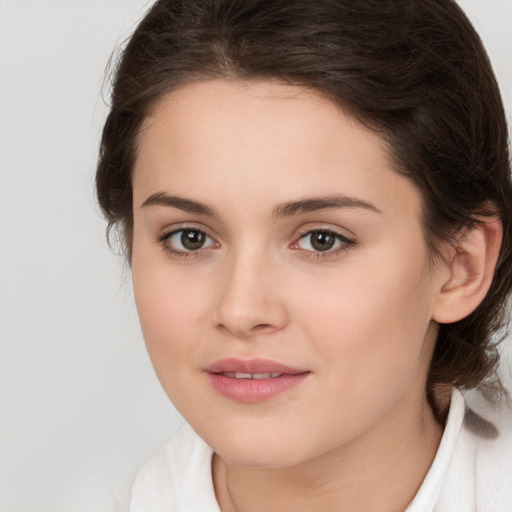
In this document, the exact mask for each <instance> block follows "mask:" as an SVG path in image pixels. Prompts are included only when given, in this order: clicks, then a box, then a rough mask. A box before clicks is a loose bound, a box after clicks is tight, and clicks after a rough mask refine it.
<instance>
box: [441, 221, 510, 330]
mask: <svg viewBox="0 0 512 512" xmlns="http://www.w3.org/2000/svg"><path fill="white" fill-rule="evenodd" d="M502 236H503V227H502V224H501V221H500V220H499V219H498V218H497V217H492V218H483V219H481V222H480V223H479V224H477V225H476V226H475V227H473V228H471V229H468V230H466V231H465V232H464V234H463V236H461V238H460V239H459V240H458V241H457V243H456V245H455V246H454V247H453V250H452V253H451V255H450V257H449V259H448V261H447V263H446V264H447V265H448V267H449V268H448V278H444V279H443V281H442V282H441V283H440V288H439V294H438V297H437V301H436V304H435V306H434V310H433V314H432V318H433V320H435V321H437V322H439V323H452V322H457V321H459V320H462V319H463V318H465V317H466V316H468V315H469V314H470V313H472V312H473V311H474V310H475V309H476V308H477V306H478V305H479V304H480V302H482V300H483V299H484V297H485V295H486V294H487V292H488V290H489V287H490V286H491V283H492V279H493V276H494V270H495V268H496V264H497V261H498V256H499V252H500V247H501V239H502ZM444 276H446V273H445V274H444Z"/></svg>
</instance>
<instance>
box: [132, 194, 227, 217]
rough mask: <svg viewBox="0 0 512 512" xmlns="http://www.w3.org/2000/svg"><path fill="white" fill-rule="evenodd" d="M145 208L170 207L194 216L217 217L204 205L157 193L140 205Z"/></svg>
mask: <svg viewBox="0 0 512 512" xmlns="http://www.w3.org/2000/svg"><path fill="white" fill-rule="evenodd" d="M146 206H170V207H172V208H178V209H179V210H183V211H184V212H188V213H195V214H196V215H205V216H209V217H218V215H217V214H216V213H215V210H213V209H212V208H210V207H209V206H207V205H206V204H204V203H200V202H199V201H193V200H192V199H185V198H184V197H180V196H172V195H169V194H166V193H165V192H157V193H155V194H152V195H150V196H149V197H148V198H147V199H146V200H145V201H144V202H143V203H142V205H141V207H142V208H144V207H146Z"/></svg>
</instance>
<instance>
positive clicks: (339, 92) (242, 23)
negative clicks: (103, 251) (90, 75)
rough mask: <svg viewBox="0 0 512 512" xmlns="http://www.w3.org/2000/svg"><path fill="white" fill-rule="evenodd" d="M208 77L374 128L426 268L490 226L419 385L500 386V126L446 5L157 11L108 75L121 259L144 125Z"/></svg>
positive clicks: (108, 149) (110, 198)
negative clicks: (444, 247) (455, 316)
mask: <svg viewBox="0 0 512 512" xmlns="http://www.w3.org/2000/svg"><path fill="white" fill-rule="evenodd" d="M218 78H221V79H227V80H262V79H263V80H266V79H268V80H279V81H282V82H284V83H288V84H294V85H302V86H305V87H308V88H311V89H312V90H315V91H318V92H319V93H320V94H322V95H325V96H326V97H327V98H329V99H330V100H332V101H333V102H334V103H336V104H338V105H339V106H341V107H342V108H343V109H344V110H345V111H347V112H348V113H350V114H351V115H352V116H353V117H355V118H356V119H358V120H359V121H360V122H362V123H364V125H365V126H367V127H369V128H371V129H372V130H376V131H377V132H378V133H379V134H380V135H381V136H382V137H383V138H384V139H385V140H386V141H387V142H388V143H389V147H390V149H391V152H392V157H393V165H394V168H395V170H396V172H398V173H400V174H402V175H404V176H406V177H407V178H408V179H410V180H411V181H412V182H413V183H414V184H415V185H416V187H417V188H418V189H419V191H420V192H421V194H422V198H423V211H422V223H423V230H424V233H425V240H426V245H427V247H428V249H429V252H430V254H431V255H432V259H435V258H436V256H439V254H440V251H439V250H438V249H439V248H440V247H441V244H442V242H446V241H451V242H453V240H454V239H456V237H457V236H458V235H460V234H461V233H463V232H464V229H467V228H472V227H475V226H477V225H478V224H479V223H480V222H482V221H483V220H485V218H486V217H490V216H496V217H498V218H499V219H501V222H502V224H503V242H502V246H501V252H500V257H499V261H498V264H497V267H496V270H495V276H494V279H493V282H492V284H491V287H490V290H489V292H488V293H487V295H486V297H485V299H484V300H483V301H482V303H481V304H480V305H479V306H478V308H477V309H476V310H475V311H474V312H473V313H471V314H470V315H469V316H468V317H466V318H464V319H463V320H460V321H458V322H455V323H451V324H443V325H440V328H439V335H438V339H437V342H436V347H435V351H434V354H433V358H432V361H431V365H430V370H429V375H428V385H427V389H428V390H429V391H430V392H431V391H432V389H434V386H436V385H438V384H452V385H455V386H458V387H461V388H473V387H477V386H480V387H481V388H483V387H485V386H487V387H488V388H489V389H495V390H499V389H500V380H499V377H498V374H497V371H496V370H497V364H498V361H499V355H498V350H497V345H498V342H499V339H498V334H499V333H500V329H502V328H503V325H504V322H505V321H506V318H507V296H508V295H509V293H510V290H511V288H512V184H511V177H510V160H509V153H508V130H507V123H506V119H505V114H504V108H503V105H502V101H501V97H500V93H499V89H498V85H497V82H496V79H495V77H494V74H493V71H492V67H491V64H490V62H489V59H488V56H487V54H486V51H485V49H484V46H483V44H482V42H481V40H480V38H479V36H478V34H477V33H476V31H475V30H474V28H473V27H472V25H471V23H470V22H469V20H468V19H467V17H466V16H465V14H464V13H463V11H462V10H461V9H460V8H459V7H458V5H457V4H456V3H455V1H453V0H388V1H386V2H383V1H382V0H315V1H314V2H312V1H311V0H293V1H290V0H191V1H187V0H159V1H157V2H156V3H155V4H154V5H153V6H152V7H151V8H150V9H149V11H148V12H147V14H146V15H145V17H144V18H143V19H142V21H141V22H140V24H139V26H138V27H137V29H136V30H135V32H134V34H133V35H132V37H131V38H130V40H129V41H128V43H127V44H126V46H125V48H124V51H123V52H122V54H121V55H120V58H119V60H118V63H117V67H116V68H115V72H114V77H113V86H112V94H111V110H110V113H109V115H108V118H107V120H106V122H105V126H104V130H103V136H102V139H101V147H100V155H99V162H98V167H97V176H96V185H97V196H98V200H99V204H100V206H101V209H102V212H103V214H104V216H105V217H106V219H107V221H108V228H107V232H108V233H111V231H112V228H117V229H118V233H119V234H120V236H121V239H122V243H123V246H124V249H125V251H126V255H127V257H128V260H130V258H131V244H132V231H133V211H132V184H131V175H132V170H133V166H134V162H135V159H136V156H137V136H138V133H139V131H140V128H141V124H142V123H143V121H144V119H145V118H146V117H147V115H148V114H149V113H150V111H151V109H152V108H154V107H155V106H156V105H157V103H158V101H159V100H160V99H162V98H163V97H164V96H165V95H167V94H169V93H170V92H172V91H173V90H176V89H177V88H179V87H182V86H184V85H186V84H189V83H191V82H194V81H197V80H207V79H218ZM501 332H502V331H501ZM429 396H431V395H429Z"/></svg>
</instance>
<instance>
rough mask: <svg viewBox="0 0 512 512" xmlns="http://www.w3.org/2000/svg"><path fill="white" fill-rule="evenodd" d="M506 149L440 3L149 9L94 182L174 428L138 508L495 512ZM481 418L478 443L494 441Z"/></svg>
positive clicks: (503, 440)
mask: <svg viewBox="0 0 512 512" xmlns="http://www.w3.org/2000/svg"><path fill="white" fill-rule="evenodd" d="M507 143H508V141H507V127H506V122H505V116H504V113H503V107H502V104H501V99H500V95H499V91H498V87H497V85H496V82H495V79H494V77H493V73H492V70H491V68H490V65H489V62H488V59H487V56H486V53H485V50H484V49H483V46H482V44H481V42H480V40H479V38H478V36H477V34H476V33H475V31H474V30H473V28H472V27H471V25H470V23H469V22H468V20H467V19H466V17H465V16H464V14H463V13H462V11H461V10H460V9H459V8H458V7H457V5H456V4H455V3H454V2H452V1H451V0H428V1H425V0H422V1H419V0H417V1H416V0H414V1H410V0H395V1H393V2H380V1H375V2H374V1H369V0H366V1H362V0H360V1H356V0H352V1H348V0H338V1H332V0H322V1H317V2H310V1H306V0H299V1H294V2H289V1H288V0H277V1H275V0H274V1H272V2H268V1H257V0H251V1H248V0H245V1H241V0H204V1H197V2H181V1H176V0H174V1H173V0H161V1H159V2H157V3H156V4H155V5H154V6H153V7H152V8H151V9H150V11H149V12H148V13H147V15H146V16H145V18H144V19H143V21H142V22H141V23H140V25H139V27H138V28H137V30H136V31H135V33H134V35H133V36H132V38H131V40H130V41H129V42H128V45H127V47H126V49H125V50H124V53H123V55H122V58H121V60H120V63H119V66H118V68H117V70H116V75H115V78H114V86H113V93H112V107H111V112H110V114H109V117H108V119H107V121H106V124H105V128H104V132H103V138H102V145H101V154H100V160H99V165H98V173H97V189H98V197H99V201H100V205H101V207H102V209H103V212H104V213H105V216H106V218H107V219H108V222H109V228H112V227H114V226H116V227H117V228H119V229H120V230H121V233H122V235H123V241H124V247H125V250H126V254H127V258H128V259H129V261H130V264H131V267H132V273H133V283H134V292H135V300H136V303H137V308H138V312H139V317H140V321H141V325H142V329H143V333H144V337H145V341H146V344H147V347H148V351H149V354H150V357H151V359H152V362H153V365H154V367H155V370H156V372H157V375H158V377H159V379H160V381H161V383H162V386H163V387H164V389H165V391H166V392H167V394H168V396H169V397H170V399H171V400H172V402H173V403H174V404H175V406H176V407H177V408H178V410H179V411H180V412H181V413H182V414H183V416H184V417H185V419H186V420H187V421H188V422H189V424H190V426H187V427H186V428H185V429H184V430H183V431H181V432H180V433H179V434H178V435H177V436H176V437H175V438H174V439H173V440H172V441H171V442H170V443H169V444H168V445H167V446H166V447H164V448H163V449H162V450H161V451H160V452H159V453H157V454H156V455H155V456H154V457H153V458H152V459H151V460H150V461H149V462H148V463H147V464H146V465H145V466H144V467H143V468H142V470H141V471H140V472H139V474H138V476H137V478H136V481H135V484H134V487H133V493H132V502H131V509H132V510H133V511H134V512H136V511H148V510H151V511H157V510H162V511H163V510H173V511H174V510H176V511H177V510H179V511H216V512H217V511H219V510H221V511H222V512H232V511H237V512H246V511H259V510H261V511H268V510H279V511H285V510H294V511H297V510H308V511H312V510H322V511H329V510H333V511H334V510H350V511H351V512H353V511H368V510H379V511H382V512H384V511H388V510H389V511H403V510H408V511H416V512H423V511H427V510H428V511H432V510H436V511H439V512H441V511H450V512H457V511H468V510H493V511H496V512H498V511H499V512H502V511H506V510H510V508H511V507H512V494H511V486H510V483H512V482H510V476H509V475H510V474H511V469H512V467H511V462H510V461H512V456H511V455H512V448H511V447H512V444H511V433H510V428H511V427H510V411H507V410H505V411H504V412H503V413H501V412H500V411H501V409H499V408H498V406H495V407H494V408H492V409H491V412H492V418H491V417H490V416H487V417H486V416H485V415H484V416H482V415H479V414H476V413H475V412H473V411H472V410H469V409H468V411H466V413H465V405H464V397H463V395H462V394H461V391H460V390H465V389H471V388H477V387H479V388H480V389H485V390H487V391H491V392H494V394H495V396H499V394H500V393H501V394H502V395H503V394H504V393H503V390H502V389H501V387H500V381H499V378H498V377H497V373H496V365H497V362H498V353H497V351H496V340H497V338H496V333H497V332H498V330H499V329H500V328H501V327H502V325H503V323H504V320H505V318H506V316H505V315H506V308H505V306H506V299H507V296H508V295H509V293H510V289H511V285H512V252H511V238H512V236H511V235H512V223H511V220H512V185H511V182H510V164H509V155H508V146H507ZM491 420H492V421H491Z"/></svg>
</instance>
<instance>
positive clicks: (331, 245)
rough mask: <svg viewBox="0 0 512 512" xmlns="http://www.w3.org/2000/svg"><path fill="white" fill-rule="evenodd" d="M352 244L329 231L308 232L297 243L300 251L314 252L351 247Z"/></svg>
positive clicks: (341, 236) (350, 241)
mask: <svg viewBox="0 0 512 512" xmlns="http://www.w3.org/2000/svg"><path fill="white" fill-rule="evenodd" d="M353 244H354V242H353V241H352V240H350V239H348V238H346V237H344V236H343V235H340V234H339V233H336V232H334V231H329V230H324V229H321V230H315V231H309V232H308V233H306V234H305V235H303V236H301V237H300V239H299V241H298V242H297V246H298V247H299V248H300V249H304V250H306V251H314V252H327V251H333V250H336V249H339V248H343V247H348V246H350V245H353Z"/></svg>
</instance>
